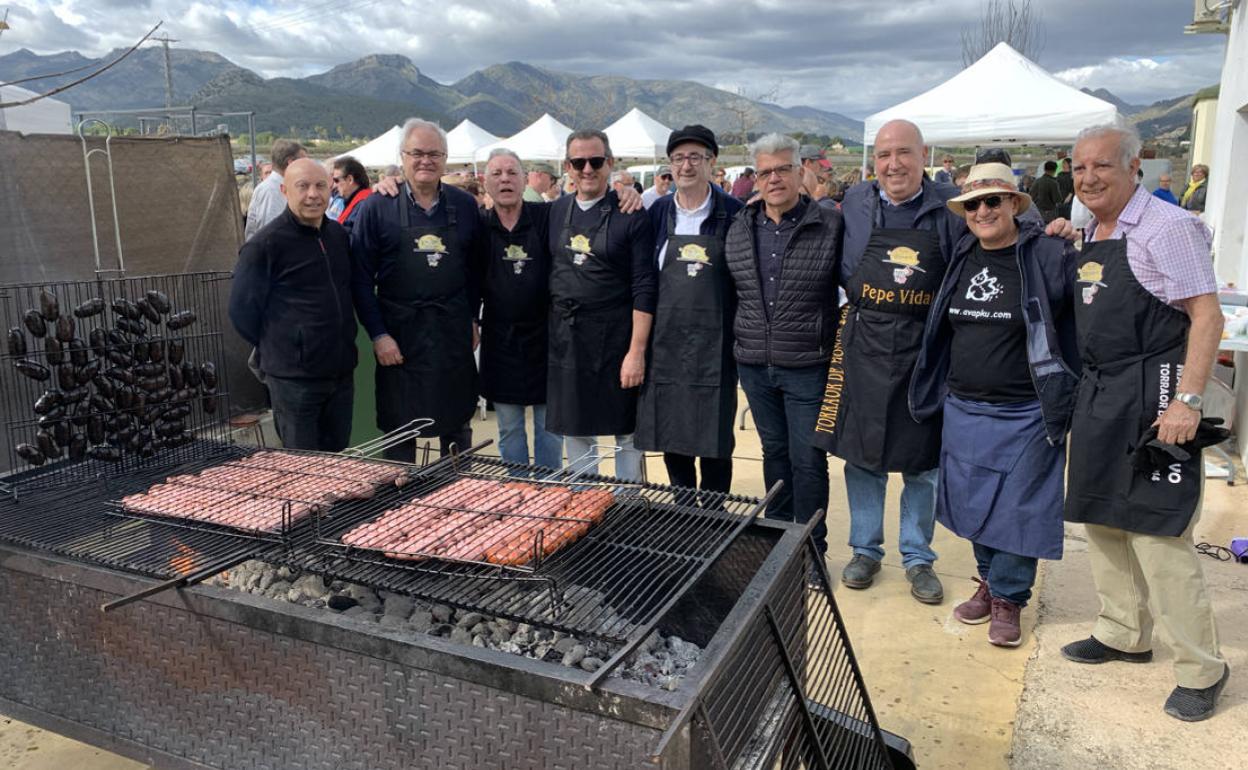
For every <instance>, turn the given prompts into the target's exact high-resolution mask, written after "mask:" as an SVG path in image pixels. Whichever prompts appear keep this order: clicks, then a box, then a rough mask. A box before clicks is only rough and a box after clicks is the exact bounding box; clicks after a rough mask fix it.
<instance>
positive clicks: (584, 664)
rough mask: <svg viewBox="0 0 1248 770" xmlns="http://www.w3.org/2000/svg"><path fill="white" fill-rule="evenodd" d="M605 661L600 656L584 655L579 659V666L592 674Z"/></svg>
mask: <svg viewBox="0 0 1248 770" xmlns="http://www.w3.org/2000/svg"><path fill="white" fill-rule="evenodd" d="M605 662H606V661H604V660H603V659H602V658H594V657H585V658H582V659H581V663H580V666H581V669H582V670H584V671H588V672H589V673H591V674H592V673H594V672H595V671H597V670H598V669H600V668H602V664H603V663H605Z"/></svg>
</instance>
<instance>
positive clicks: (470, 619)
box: [455, 612, 485, 628]
mask: <svg viewBox="0 0 1248 770" xmlns="http://www.w3.org/2000/svg"><path fill="white" fill-rule="evenodd" d="M483 622H485V616H484V615H482V614H481V613H480V612H465V613H463V614H462V615H460V616H459V619H458V620H457V621H455V625H457V626H459V627H460V628H472V627H474V626H476V625H477V624H478V623H483Z"/></svg>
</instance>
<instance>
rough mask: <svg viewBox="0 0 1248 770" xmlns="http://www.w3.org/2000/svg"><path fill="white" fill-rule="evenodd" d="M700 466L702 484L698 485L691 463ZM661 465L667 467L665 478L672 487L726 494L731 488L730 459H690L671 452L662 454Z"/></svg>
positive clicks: (687, 456)
mask: <svg viewBox="0 0 1248 770" xmlns="http://www.w3.org/2000/svg"><path fill="white" fill-rule="evenodd" d="M695 459H696V460H697V461H698V463H699V464H700V465H701V466H702V483H701V484H699V483H698V475H697V472H696V471H695V470H694V467H693V461H694V460H695ZM663 464H664V465H666V466H667V477H668V478H669V479H671V481H672V485H673V486H677V487H689V488H690V489H702V490H705V491H707V492H727V491H728V489H729V487H731V486H732V458H731V457H698V458H694V457H690V456H689V455H678V454H675V453H673V452H664V453H663Z"/></svg>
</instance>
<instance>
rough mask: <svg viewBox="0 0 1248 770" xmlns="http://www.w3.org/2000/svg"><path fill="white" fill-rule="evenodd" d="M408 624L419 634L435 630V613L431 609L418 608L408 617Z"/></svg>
mask: <svg viewBox="0 0 1248 770" xmlns="http://www.w3.org/2000/svg"><path fill="white" fill-rule="evenodd" d="M407 625H408V627H409V628H411V629H412V630H413V631H415V632H416V633H418V634H427V633H429V632H430V631H432V630H433V625H434V623H433V613H432V612H430V611H429V610H416V611H415V612H413V613H412V616H411V617H410V618H408V619H407Z"/></svg>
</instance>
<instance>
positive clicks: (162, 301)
mask: <svg viewBox="0 0 1248 770" xmlns="http://www.w3.org/2000/svg"><path fill="white" fill-rule="evenodd" d="M143 296H144V298H145V299H146V300H147V304H149V305H151V306H152V308H153V309H154V310H155V311H156V312H157V313H160V314H161V315H165V314H166V313H168V312H169V311H170V310H172V309H173V306H172V305H171V304H169V295H167V294H165V293H164V292H163V291H157V290H156V289H148V290H147V293H146V294H144V295H143Z"/></svg>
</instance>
